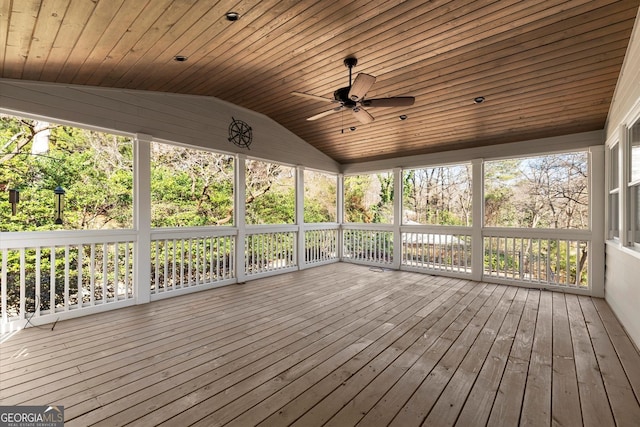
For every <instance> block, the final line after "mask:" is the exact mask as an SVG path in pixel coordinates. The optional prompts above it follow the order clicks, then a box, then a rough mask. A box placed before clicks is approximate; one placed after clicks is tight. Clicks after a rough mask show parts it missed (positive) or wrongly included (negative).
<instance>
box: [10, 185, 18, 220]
mask: <svg viewBox="0 0 640 427" xmlns="http://www.w3.org/2000/svg"><path fill="white" fill-rule="evenodd" d="M9 203H11V215H15V214H16V212H17V211H18V203H20V192H19V191H18V190H16V189H13V188H12V189H10V190H9Z"/></svg>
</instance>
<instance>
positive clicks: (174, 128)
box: [0, 79, 339, 172]
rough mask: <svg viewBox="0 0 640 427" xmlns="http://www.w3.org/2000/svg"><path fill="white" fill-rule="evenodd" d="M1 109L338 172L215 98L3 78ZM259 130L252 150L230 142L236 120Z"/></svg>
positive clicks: (276, 127)
mask: <svg viewBox="0 0 640 427" xmlns="http://www.w3.org/2000/svg"><path fill="white" fill-rule="evenodd" d="M0 110H4V111H6V112H13V113H16V114H19V113H22V114H24V115H31V116H41V117H46V118H49V119H50V120H51V121H53V122H55V121H58V122H60V123H69V124H79V125H85V126H89V127H93V128H100V129H105V130H110V131H112V132H118V133H127V134H136V133H144V134H148V135H151V136H152V137H153V138H154V139H157V140H162V141H172V142H177V143H180V144H186V145H191V146H197V147H204V148H209V149H214V150H219V151H224V152H229V153H244V154H246V155H248V156H251V157H256V158H260V159H266V160H273V161H278V162H283V163H288V164H292V165H303V166H307V167H312V168H315V169H320V170H326V171H330V172H338V171H339V167H338V164H337V163H336V162H335V161H334V160H333V159H331V158H330V157H328V156H326V155H325V154H323V153H322V152H320V151H319V150H317V149H316V148H315V147H313V146H311V145H310V144H308V143H306V142H305V141H304V140H302V139H301V138H300V137H298V136H296V135H295V134H293V133H292V132H290V131H289V130H287V129H285V128H284V127H283V126H281V125H280V124H278V123H276V122H275V121H273V120H271V119H270V118H268V117H267V116H265V115H262V114H259V113H256V112H253V111H250V110H247V109H245V108H242V107H238V106H236V105H233V104H230V103H228V102H225V101H222V100H219V99H217V98H214V97H207V96H195V95H181V94H171V93H163V92H148V91H133V90H124V89H111V88H98V87H92V86H79V85H64V84H53V83H40V82H30V81H21V80H11V79H0ZM232 117H233V118H235V119H236V120H242V121H245V122H247V123H248V124H249V126H251V128H252V131H253V142H252V144H251V146H250V148H249V150H247V149H246V148H240V147H237V146H235V145H234V144H233V143H231V142H229V141H228V139H227V138H228V127H229V124H230V123H231V121H232Z"/></svg>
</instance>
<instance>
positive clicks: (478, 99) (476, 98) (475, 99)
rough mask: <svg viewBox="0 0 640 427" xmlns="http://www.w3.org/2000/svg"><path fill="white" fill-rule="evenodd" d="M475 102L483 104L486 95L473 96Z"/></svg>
mask: <svg viewBox="0 0 640 427" xmlns="http://www.w3.org/2000/svg"><path fill="white" fill-rule="evenodd" d="M473 102H474V103H475V104H482V103H483V102H484V96H477V97H475V98H473Z"/></svg>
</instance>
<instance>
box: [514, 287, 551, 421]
mask: <svg viewBox="0 0 640 427" xmlns="http://www.w3.org/2000/svg"><path fill="white" fill-rule="evenodd" d="M552 305H553V296H552V293H551V292H542V293H541V294H540V305H539V308H538V317H537V318H536V331H535V336H534V338H533V347H532V349H531V361H530V362H529V370H528V372H527V385H526V387H525V390H524V398H523V401H522V412H521V414H520V425H522V426H549V425H551V377H552V370H551V369H552V363H553V361H552V358H553V352H552V333H553V332H552V328H553V321H552V317H553V307H552Z"/></svg>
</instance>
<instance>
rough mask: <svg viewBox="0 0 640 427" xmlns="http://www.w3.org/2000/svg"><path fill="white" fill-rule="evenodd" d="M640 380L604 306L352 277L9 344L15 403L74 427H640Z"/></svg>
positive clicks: (65, 327)
mask: <svg viewBox="0 0 640 427" xmlns="http://www.w3.org/2000/svg"><path fill="white" fill-rule="evenodd" d="M639 376H640V354H639V353H638V350H637V349H636V348H635V346H634V345H633V343H632V342H631V340H630V339H629V337H628V336H627V334H626V333H625V332H624V329H623V328H622V327H621V326H620V324H619V323H618V322H617V320H616V318H615V316H614V315H613V313H612V312H611V310H610V308H609V307H608V306H607V305H606V302H604V300H601V299H592V298H589V297H582V296H581V297H577V296H573V295H564V294H562V293H552V292H548V291H539V290H533V289H526V288H514V287H508V286H504V285H494V284H487V283H477V282H472V281H468V280H462V279H457V278H446V277H436V276H430V275H424V274H419V273H412V272H406V271H391V270H379V269H377V270H376V269H370V268H368V267H363V266H358V265H354V264H346V263H338V264H331V265H325V266H322V267H317V268H313V269H308V270H303V271H297V272H292V273H287V274H284V275H280V276H272V277H268V278H264V279H259V280H255V281H250V282H247V283H246V284H244V285H231V286H226V287H221V288H216V289H211V290H208V291H204V292H200V293H193V294H187V295H183V296H179V297H175V298H167V299H162V300H159V301H156V302H153V303H150V304H144V305H140V306H132V307H128V308H124V309H119V310H114V311H110V312H104V313H99V314H96V315H91V316H86V317H83V318H76V319H70V320H66V321H62V322H59V323H58V324H57V325H56V327H55V328H54V330H53V331H52V330H51V329H50V328H48V329H35V328H29V329H26V330H23V331H19V332H18V333H16V334H13V335H12V336H11V337H9V338H8V339H6V340H5V341H4V342H3V343H2V344H0V405H15V404H21V405H41V404H42V403H43V402H47V403H48V404H60V405H64V407H65V417H66V422H65V425H68V426H88V425H98V426H116V425H125V424H131V425H142V426H151V425H166V426H174V425H181V426H182V425H185V426H186V425H198V426H213V425H221V424H224V423H227V424H229V425H234V426H245V425H261V426H263V427H266V426H272V425H296V426H320V425H325V426H334V427H336V426H340V427H344V426H353V425H362V426H367V427H368V426H376V425H388V424H392V425H402V426H405V425H418V424H421V423H422V424H424V425H438V426H450V425H454V424H456V423H457V425H460V426H463V425H490V426H500V425H504V426H507V425H509V426H511V425H535V426H540V425H550V424H552V423H553V424H555V425H561V424H562V423H567V422H569V423H572V424H571V425H580V424H582V423H584V425H598V427H600V426H603V427H604V426H608V425H614V424H615V425H635V424H634V423H635V422H636V421H637V420H638V419H640V403H639V402H638V397H637V390H638V387H640V378H639ZM562 425H566V424H562Z"/></svg>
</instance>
